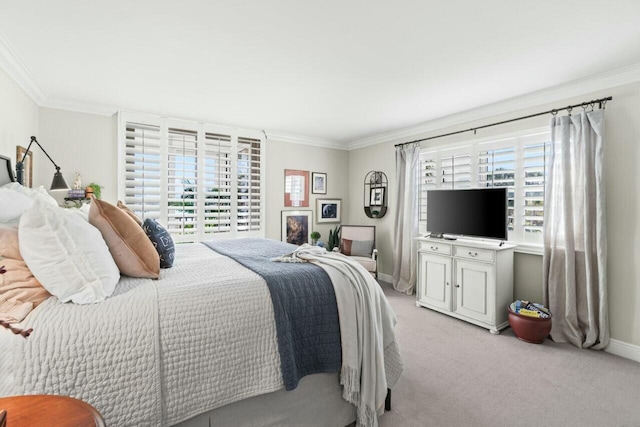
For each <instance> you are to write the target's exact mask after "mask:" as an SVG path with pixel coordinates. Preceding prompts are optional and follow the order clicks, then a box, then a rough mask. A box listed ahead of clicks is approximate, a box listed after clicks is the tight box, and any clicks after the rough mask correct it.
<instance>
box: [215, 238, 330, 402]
mask: <svg viewBox="0 0 640 427" xmlns="http://www.w3.org/2000/svg"><path fill="white" fill-rule="evenodd" d="M204 244H205V245H207V246H208V247H209V248H211V249H213V250H214V251H216V252H218V253H220V254H222V255H225V256H228V257H229V258H231V259H233V260H235V261H236V262H238V263H239V264H241V265H243V266H245V267H247V268H248V269H250V270H252V271H254V272H255V273H257V274H258V275H260V276H262V278H263V279H264V280H265V282H266V283H267V287H268V288H269V292H270V294H271V301H272V303H273V312H274V316H275V323H276V332H277V335H278V350H279V352H280V360H281V369H282V380H283V382H284V386H285V389H286V390H293V389H295V388H296V387H297V386H298V382H299V381H300V379H301V378H302V377H304V376H306V375H310V374H316V373H327V372H340V368H341V365H342V347H341V344H340V322H339V320H338V307H337V304H336V296H335V292H334V289H333V285H332V284H331V279H329V276H328V275H327V273H326V272H325V271H324V270H323V269H322V268H320V267H318V266H316V265H313V264H310V263H279V262H271V261H270V259H271V258H276V257H280V256H282V255H285V254H289V253H291V252H293V251H294V250H295V249H297V246H295V245H291V244H288V243H283V242H280V241H277V240H270V239H233V240H216V241H209V242H204Z"/></svg>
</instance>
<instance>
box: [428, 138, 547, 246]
mask: <svg viewBox="0 0 640 427" xmlns="http://www.w3.org/2000/svg"><path fill="white" fill-rule="evenodd" d="M549 140H550V135H549V131H548V130H546V129H545V130H542V129H540V130H531V131H523V132H519V133H517V134H515V135H504V136H501V137H496V138H493V139H485V140H480V141H467V142H464V143H462V144H460V145H456V146H440V147H430V148H429V149H428V150H423V151H422V152H421V154H420V174H421V177H420V231H421V232H426V231H428V230H427V224H426V220H427V209H428V206H427V197H426V196H427V191H428V190H435V189H464V188H486V187H506V188H507V197H508V200H507V215H508V225H507V228H508V233H509V241H513V242H515V243H518V244H535V245H539V244H541V243H542V233H541V231H542V227H543V225H544V224H543V216H544V185H545V177H546V176H547V173H548V162H549V156H550V142H549Z"/></svg>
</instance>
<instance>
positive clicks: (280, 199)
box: [266, 139, 350, 242]
mask: <svg viewBox="0 0 640 427" xmlns="http://www.w3.org/2000/svg"><path fill="white" fill-rule="evenodd" d="M266 151H267V161H266V164H267V166H266V168H267V182H266V187H267V190H266V193H267V194H266V201H267V203H266V205H267V211H266V237H268V238H270V239H277V240H280V237H281V212H282V211H283V210H312V211H313V221H314V225H313V227H312V231H314V230H315V231H318V232H320V234H321V235H322V237H321V238H320V240H323V241H325V242H326V241H327V238H328V237H329V230H330V229H333V228H335V227H336V225H337V224H332V223H329V224H326V223H323V224H317V223H315V221H316V217H317V215H316V199H342V214H341V215H342V218H343V221H342V223H343V224H344V223H346V222H345V221H344V218H347V216H348V214H349V205H350V203H349V200H350V197H349V184H348V183H349V174H348V171H347V169H348V165H349V152H348V151H344V150H334V149H328V148H321V147H314V146H310V145H301V144H291V143H287V142H281V141H277V140H273V139H269V140H267V142H266ZM285 169H298V170H305V171H309V179H311V172H323V173H326V174H327V194H311V190H309V198H310V202H309V207H304V208H297V209H296V208H285V207H284V170H285Z"/></svg>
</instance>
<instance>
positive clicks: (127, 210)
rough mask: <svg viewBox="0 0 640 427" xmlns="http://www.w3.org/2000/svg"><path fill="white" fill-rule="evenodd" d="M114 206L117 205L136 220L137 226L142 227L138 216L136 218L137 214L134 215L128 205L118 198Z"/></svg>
mask: <svg viewBox="0 0 640 427" xmlns="http://www.w3.org/2000/svg"><path fill="white" fill-rule="evenodd" d="M116 206H117V207H119V208H120V209H122V210H123V211H124V212H126V213H127V215H129V216H130V217H131V218H133V220H134V221H135V222H137V223H138V225H139V226H141V227H142V220H140V218H138V215H136V214H135V212H133V211H132V210H131V209H129V207H128V206H127V205H125V204H124V203H122V202H121V201H120V200H118V203H116Z"/></svg>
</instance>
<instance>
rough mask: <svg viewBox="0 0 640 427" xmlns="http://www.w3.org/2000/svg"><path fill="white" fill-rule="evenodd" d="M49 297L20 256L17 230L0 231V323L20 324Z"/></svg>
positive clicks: (2, 229) (6, 229)
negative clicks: (0, 321)
mask: <svg viewBox="0 0 640 427" xmlns="http://www.w3.org/2000/svg"><path fill="white" fill-rule="evenodd" d="M50 296H51V294H50V293H49V292H47V290H46V289H45V288H43V287H42V285H41V284H40V282H38V280H37V279H36V278H35V277H33V274H32V273H31V270H29V267H27V264H26V263H25V262H24V260H23V259H22V257H21V256H20V250H19V248H18V230H16V229H11V228H0V320H2V321H4V322H8V323H18V322H21V321H22V320H23V319H24V318H25V317H26V316H27V314H29V313H30V312H31V310H33V309H34V308H36V307H37V306H38V304H40V303H41V302H42V301H44V300H46V299H47V298H49V297H50Z"/></svg>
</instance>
